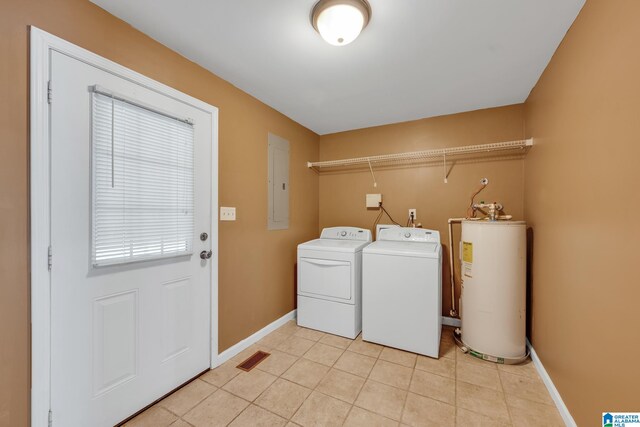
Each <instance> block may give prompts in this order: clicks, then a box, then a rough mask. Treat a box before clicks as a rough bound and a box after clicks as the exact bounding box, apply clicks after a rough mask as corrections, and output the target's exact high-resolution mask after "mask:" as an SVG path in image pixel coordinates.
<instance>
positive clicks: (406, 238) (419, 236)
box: [378, 227, 440, 243]
mask: <svg viewBox="0 0 640 427" xmlns="http://www.w3.org/2000/svg"><path fill="white" fill-rule="evenodd" d="M378 240H391V241H397V242H432V243H440V232H439V231H437V230H428V229H426V228H413V227H394V228H387V229H383V230H380V234H379V235H378Z"/></svg>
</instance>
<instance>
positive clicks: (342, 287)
mask: <svg viewBox="0 0 640 427" xmlns="http://www.w3.org/2000/svg"><path fill="white" fill-rule="evenodd" d="M351 267H352V266H351V261H347V260H336V259H323V258H311V257H300V258H299V262H298V269H299V273H298V274H299V276H298V277H299V281H298V287H299V288H298V292H299V293H300V294H303V295H307V296H310V297H316V298H325V299H338V300H346V301H349V300H351V298H352V294H351V280H352V277H351Z"/></svg>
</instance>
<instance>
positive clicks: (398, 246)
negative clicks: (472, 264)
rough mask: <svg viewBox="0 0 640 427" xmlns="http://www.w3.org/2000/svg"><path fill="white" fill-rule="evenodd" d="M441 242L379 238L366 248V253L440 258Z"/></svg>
mask: <svg viewBox="0 0 640 427" xmlns="http://www.w3.org/2000/svg"><path fill="white" fill-rule="evenodd" d="M440 248H441V247H440V243H433V242H397V241H390V240H378V241H376V242H374V243H372V244H370V245H369V246H367V247H366V248H365V249H364V251H363V252H364V253H365V254H380V255H396V256H409V257H422V258H440V252H441V249H440Z"/></svg>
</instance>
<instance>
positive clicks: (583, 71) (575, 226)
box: [525, 0, 640, 426]
mask: <svg viewBox="0 0 640 427" xmlns="http://www.w3.org/2000/svg"><path fill="white" fill-rule="evenodd" d="M639 16H640V2H638V1H636V0H588V1H587V3H586V5H585V6H584V8H583V10H582V12H581V13H580V15H579V16H578V18H577V20H576V21H575V22H574V24H573V26H572V27H571V29H570V30H569V32H568V33H567V36H566V37H565V39H564V41H563V42H562V44H561V46H560V48H559V49H558V50H557V51H556V53H555V55H554V57H553V59H552V60H551V62H550V64H549V66H548V67H547V69H546V71H545V72H544V74H543V75H542V77H541V78H540V80H539V81H538V84H537V85H536V87H535V89H534V90H533V92H532V93H531V95H530V97H529V99H528V100H527V102H526V120H525V121H526V134H527V136H530V137H533V138H534V140H535V143H536V145H535V147H534V148H533V149H532V150H531V152H530V154H529V155H528V157H527V159H526V162H525V170H526V174H525V183H526V186H525V196H526V198H525V216H526V219H527V221H528V223H529V225H530V226H531V227H532V229H533V234H534V236H533V248H534V253H533V271H532V277H533V284H532V291H533V337H532V338H533V345H534V347H535V349H536V351H537V352H538V354H539V356H540V358H541V359H542V362H543V363H544V366H545V368H546V369H547V371H548V372H549V374H550V375H551V378H552V379H553V381H554V383H555V385H556V387H557V388H558V390H559V391H560V394H561V395H562V397H563V399H564V401H565V403H566V404H567V406H568V408H569V410H570V411H571V413H572V414H573V417H574V418H575V420H576V422H577V423H578V425H584V426H587V425H600V424H599V423H600V416H601V413H602V411H637V410H638V408H640V393H639V392H638V384H639V383H640V367H639V366H638V354H639V353H640V331H639V329H638V327H639V326H640V320H639V319H640V315H639V314H638V301H640V286H639V279H638V261H639V260H640V255H639V253H638V250H637V248H638V238H639V237H640V226H639V225H638V224H639V222H638V219H637V214H638V212H640V197H639V194H640V190H639V189H638V178H639V177H640V175H639V174H638V170H639V166H640V160H639V159H640V143H639V135H640V107H639V105H640V104H639V103H638V102H639V100H640V54H639V50H638V49H639V48H638V44H639V42H640V25H639V24H638V17H639Z"/></svg>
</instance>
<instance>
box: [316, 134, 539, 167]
mask: <svg viewBox="0 0 640 427" xmlns="http://www.w3.org/2000/svg"><path fill="white" fill-rule="evenodd" d="M531 146H533V139H523V140H518V141H506V142H496V143H493V144H479V145H467V146H464V147H451V148H439V149H434V150H424V151H412V152H407V153H396V154H382V155H377V156H367V157H355V158H353V159H341V160H326V161H322V162H307V167H309V168H314V169H316V170H318V171H320V170H323V169H327V168H338V167H348V166H358V165H366V166H369V167H371V165H374V164H375V165H380V164H393V163H412V162H419V161H428V160H434V159H439V158H442V159H444V160H446V159H447V158H455V157H458V156H463V155H472V154H486V153H491V152H497V151H520V152H526V151H527V150H528V149H529V148H530V147H531Z"/></svg>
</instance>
